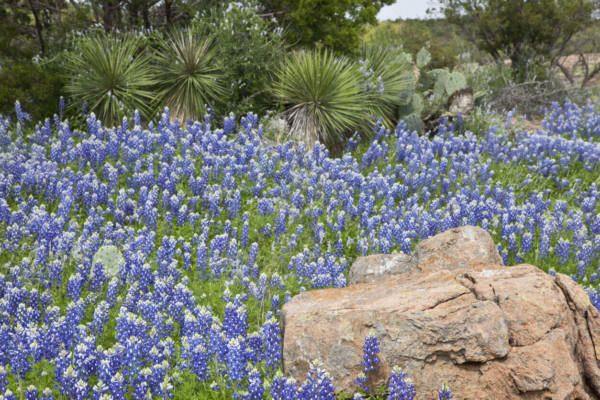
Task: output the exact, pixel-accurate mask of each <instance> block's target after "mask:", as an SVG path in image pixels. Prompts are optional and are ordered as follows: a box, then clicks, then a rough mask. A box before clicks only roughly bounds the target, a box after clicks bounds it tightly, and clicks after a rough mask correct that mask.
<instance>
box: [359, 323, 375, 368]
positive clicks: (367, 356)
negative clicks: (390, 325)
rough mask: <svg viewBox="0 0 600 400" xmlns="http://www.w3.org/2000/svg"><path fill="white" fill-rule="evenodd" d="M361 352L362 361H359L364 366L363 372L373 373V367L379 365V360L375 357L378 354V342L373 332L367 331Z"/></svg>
mask: <svg viewBox="0 0 600 400" xmlns="http://www.w3.org/2000/svg"><path fill="white" fill-rule="evenodd" d="M363 352H364V354H363V361H361V364H362V365H363V366H364V372H369V371H373V370H374V369H375V365H377V364H378V363H379V358H378V357H377V353H379V340H378V339H377V335H376V334H375V331H373V330H371V331H369V334H368V335H367V337H365V344H364V345H363Z"/></svg>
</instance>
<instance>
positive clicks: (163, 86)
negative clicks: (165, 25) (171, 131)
mask: <svg viewBox="0 0 600 400" xmlns="http://www.w3.org/2000/svg"><path fill="white" fill-rule="evenodd" d="M155 61H156V65H155V74H154V76H155V79H156V81H157V82H158V83H157V85H158V90H159V92H158V98H157V100H158V101H159V102H160V103H161V104H160V105H162V106H167V107H169V109H170V111H171V115H172V116H173V117H174V118H179V119H180V120H183V121H185V120H186V119H187V118H191V119H193V120H196V119H200V118H201V117H203V116H204V114H205V113H206V106H205V105H207V104H211V103H212V102H214V100H216V99H217V98H218V97H219V96H223V95H224V94H225V88H224V87H223V83H222V74H221V73H220V70H219V64H218V60H217V59H216V57H215V53H214V52H213V51H212V49H211V42H210V41H209V40H207V39H206V40H203V39H201V38H200V37H198V36H196V35H195V34H193V33H192V32H191V31H187V32H186V31H180V32H175V33H173V34H171V35H170V37H169V38H168V39H163V40H162V41H161V42H160V44H159V53H158V54H156V56H155Z"/></svg>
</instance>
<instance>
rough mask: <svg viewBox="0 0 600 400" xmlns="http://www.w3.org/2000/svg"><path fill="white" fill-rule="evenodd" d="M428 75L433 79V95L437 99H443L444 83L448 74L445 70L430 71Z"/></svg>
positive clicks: (444, 95) (444, 92)
mask: <svg viewBox="0 0 600 400" xmlns="http://www.w3.org/2000/svg"><path fill="white" fill-rule="evenodd" d="M430 75H431V76H432V77H434V78H435V83H434V84H433V95H434V96H435V98H437V99H444V98H445V97H447V95H446V82H447V81H448V77H449V76H450V72H448V70H446V69H440V70H433V71H430Z"/></svg>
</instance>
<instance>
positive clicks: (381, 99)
mask: <svg viewBox="0 0 600 400" xmlns="http://www.w3.org/2000/svg"><path fill="white" fill-rule="evenodd" d="M359 65H360V70H361V72H362V73H363V77H364V80H365V83H364V84H363V87H364V88H365V89H366V93H367V96H368V97H369V104H370V114H371V116H372V117H373V118H374V119H377V118H379V117H381V118H383V119H384V122H385V123H386V125H388V127H390V128H393V126H392V125H393V122H392V120H393V119H394V117H395V116H396V111H397V109H398V107H399V106H400V105H402V104H407V103H408V102H410V100H411V96H412V89H413V88H414V73H413V64H412V62H410V56H407V55H406V54H405V53H402V52H401V51H398V50H395V49H393V48H390V47H383V46H379V47H365V48H363V49H362V53H361V60H360V61H359Z"/></svg>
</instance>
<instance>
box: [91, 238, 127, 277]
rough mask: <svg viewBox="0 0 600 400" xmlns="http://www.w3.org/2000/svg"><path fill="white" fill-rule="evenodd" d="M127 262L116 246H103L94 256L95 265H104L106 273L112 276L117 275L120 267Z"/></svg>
mask: <svg viewBox="0 0 600 400" xmlns="http://www.w3.org/2000/svg"><path fill="white" fill-rule="evenodd" d="M124 262H125V258H124V257H123V254H122V253H121V251H120V250H119V249H118V248H117V247H116V246H112V245H109V246H102V247H100V248H99V249H98V251H97V252H96V254H94V258H93V264H97V263H101V264H102V265H104V269H105V271H106V273H107V274H108V275H110V276H115V275H117V272H119V266H120V265H121V264H122V263H124Z"/></svg>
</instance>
